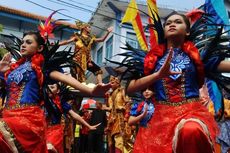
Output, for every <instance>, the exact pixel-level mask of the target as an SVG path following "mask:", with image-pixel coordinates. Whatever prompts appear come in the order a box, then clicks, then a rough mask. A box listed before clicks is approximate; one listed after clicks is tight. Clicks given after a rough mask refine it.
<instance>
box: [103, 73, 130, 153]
mask: <svg viewBox="0 0 230 153" xmlns="http://www.w3.org/2000/svg"><path fill="white" fill-rule="evenodd" d="M110 84H111V86H112V87H111V89H112V92H111V93H108V106H109V107H108V108H109V110H110V115H109V119H108V124H107V125H108V127H107V128H108V145H109V152H110V153H123V152H124V150H129V149H128V148H125V147H126V146H127V145H126V142H127V141H126V132H125V131H126V130H125V129H126V127H125V125H127V124H125V118H124V117H125V105H126V103H127V101H128V99H127V97H126V96H125V91H124V88H123V87H121V84H120V80H119V78H118V77H114V76H111V77H110Z"/></svg>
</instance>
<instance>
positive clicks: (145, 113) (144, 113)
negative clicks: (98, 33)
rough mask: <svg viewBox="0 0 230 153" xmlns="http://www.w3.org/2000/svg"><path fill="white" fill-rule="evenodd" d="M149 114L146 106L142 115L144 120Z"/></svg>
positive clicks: (146, 105)
mask: <svg viewBox="0 0 230 153" xmlns="http://www.w3.org/2000/svg"><path fill="white" fill-rule="evenodd" d="M147 112H148V104H145V109H144V112H143V113H142V114H141V115H142V118H143V117H145V116H146V115H147Z"/></svg>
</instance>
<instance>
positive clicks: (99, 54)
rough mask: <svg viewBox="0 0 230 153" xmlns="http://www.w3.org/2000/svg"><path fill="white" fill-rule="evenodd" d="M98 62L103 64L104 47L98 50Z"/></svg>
mask: <svg viewBox="0 0 230 153" xmlns="http://www.w3.org/2000/svg"><path fill="white" fill-rule="evenodd" d="M97 64H98V65H102V47H101V48H100V49H98V51H97Z"/></svg>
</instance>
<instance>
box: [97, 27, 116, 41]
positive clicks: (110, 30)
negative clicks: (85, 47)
mask: <svg viewBox="0 0 230 153" xmlns="http://www.w3.org/2000/svg"><path fill="white" fill-rule="evenodd" d="M112 31H113V27H109V28H108V29H107V33H106V34H105V35H104V36H103V37H101V38H97V39H96V40H95V42H103V41H104V40H105V39H106V38H107V37H108V35H109V33H110V32H112Z"/></svg>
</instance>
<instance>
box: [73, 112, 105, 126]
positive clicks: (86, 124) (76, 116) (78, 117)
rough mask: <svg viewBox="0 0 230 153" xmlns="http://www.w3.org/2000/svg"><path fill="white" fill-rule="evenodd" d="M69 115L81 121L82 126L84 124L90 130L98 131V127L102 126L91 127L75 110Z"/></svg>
mask: <svg viewBox="0 0 230 153" xmlns="http://www.w3.org/2000/svg"><path fill="white" fill-rule="evenodd" d="M69 114H70V115H71V116H72V117H73V118H74V119H75V120H77V121H79V122H80V123H81V124H83V125H84V126H87V127H88V128H89V129H90V130H96V129H97V127H98V126H99V125H100V124H101V123H99V124H97V125H93V126H91V125H89V124H88V123H87V122H86V121H85V120H84V119H83V118H82V117H81V116H80V115H78V114H77V113H75V112H74V111H73V110H69Z"/></svg>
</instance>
